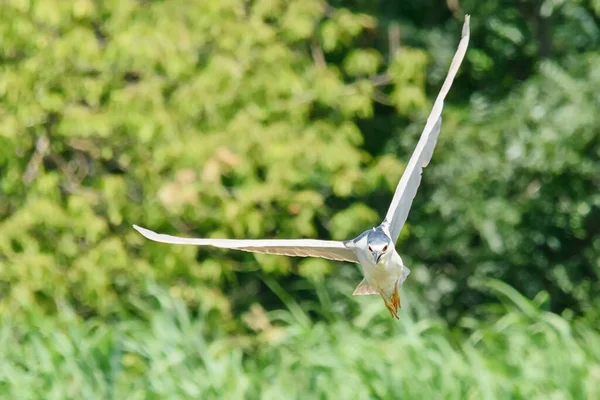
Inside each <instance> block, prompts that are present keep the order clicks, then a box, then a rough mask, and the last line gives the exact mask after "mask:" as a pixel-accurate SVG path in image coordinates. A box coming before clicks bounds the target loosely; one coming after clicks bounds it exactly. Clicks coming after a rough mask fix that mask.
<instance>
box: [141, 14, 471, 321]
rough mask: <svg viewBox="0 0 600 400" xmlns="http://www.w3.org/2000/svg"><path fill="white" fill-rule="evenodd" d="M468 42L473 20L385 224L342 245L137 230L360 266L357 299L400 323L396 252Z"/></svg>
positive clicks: (167, 239)
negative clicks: (367, 299) (372, 298)
mask: <svg viewBox="0 0 600 400" xmlns="http://www.w3.org/2000/svg"><path fill="white" fill-rule="evenodd" d="M468 42H469V16H468V15H467V16H466V17H465V24H464V25H463V32H462V38H461V41H460V43H459V45H458V49H457V51H456V54H455V55H454V58H453V59H452V63H451V65H450V69H449V71H448V75H447V76H446V80H445V81H444V84H443V85H442V89H441V90H440V93H439V94H438V97H437V99H436V101H435V103H434V105H433V108H432V110H431V113H430V114H429V117H428V118H427V123H426V124H425V128H424V129H423V133H422V134H421V138H420V139H419V142H418V143H417V147H416V149H415V151H414V152H413V154H412V156H411V158H410V160H409V162H408V164H407V166H406V169H405V171H404V174H403V175H402V178H401V179H400V182H399V183H398V186H397V187H396V192H395V193H394V198H393V199H392V202H391V204H390V206H389V208H388V211H387V214H386V216H385V219H384V220H383V222H382V223H381V225H379V226H377V227H375V228H372V229H369V230H367V231H365V232H363V233H362V234H360V235H359V236H357V237H356V238H354V239H351V240H346V241H343V242H340V241H333V240H312V239H293V240H282V239H273V240H271V239H261V240H237V239H207V238H183V237H177V236H169V235H163V234H158V233H155V232H152V231H150V230H148V229H145V228H141V227H139V226H137V225H134V228H135V229H136V230H137V231H138V232H140V233H141V234H142V235H144V236H145V237H146V238H148V239H151V240H154V241H157V242H163V243H172V244H187V245H195V246H213V247H220V248H226V249H236V250H242V251H249V252H254V253H267V254H280V255H287V256H298V257H322V258H327V259H330V260H336V261H347V262H354V263H359V264H361V266H362V268H363V273H364V276H365V279H363V281H362V282H360V283H359V285H358V286H357V287H356V290H355V291H354V293H353V294H354V295H371V294H379V295H380V296H381V297H382V299H383V301H384V303H385V305H386V307H387V309H388V310H389V312H390V314H391V315H392V316H393V317H395V318H398V313H397V312H398V308H399V307H400V296H399V294H398V289H399V287H400V286H402V284H403V283H404V281H405V280H406V278H407V277H408V274H409V273H410V270H409V269H408V268H407V267H406V266H404V263H403V262H402V258H401V257H400V255H399V254H398V253H397V252H396V249H395V244H396V241H397V240H398V236H399V235H400V231H401V229H402V227H403V226H404V224H405V222H406V219H407V217H408V212H409V211H410V208H411V205H412V202H413V199H414V197H415V195H416V193H417V189H418V187H419V184H420V183H421V174H422V172H423V168H425V167H426V166H427V165H428V164H429V162H430V161H431V157H432V155H433V150H434V148H435V145H436V142H437V137H438V135H439V133H440V129H441V125H442V117H441V114H442V108H443V104H444V99H445V97H446V94H447V93H448V91H449V90H450V86H451V85H452V82H453V80H454V77H455V75H456V73H457V71H458V68H459V66H460V64H461V62H462V60H463V58H464V55H465V53H466V50H467V45H468Z"/></svg>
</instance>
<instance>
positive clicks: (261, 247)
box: [133, 225, 359, 263]
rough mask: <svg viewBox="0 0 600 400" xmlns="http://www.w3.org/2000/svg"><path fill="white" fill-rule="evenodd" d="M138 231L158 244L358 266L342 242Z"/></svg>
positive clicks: (355, 258) (141, 229)
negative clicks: (191, 235)
mask: <svg viewBox="0 0 600 400" xmlns="http://www.w3.org/2000/svg"><path fill="white" fill-rule="evenodd" d="M133 227H134V228H135V230H136V231H138V232H139V233H141V234H142V235H143V236H145V237H146V238H148V239H150V240H153V241H155V242H161V243H171V244H187V245H193V246H213V247H220V248H222V249H233V250H242V251H249V252H252V253H266V254H278V255H283V256H295V257H320V258H327V259H329V260H337V261H349V262H354V263H358V262H359V261H358V258H357V257H356V254H355V253H354V251H353V250H352V249H349V248H347V247H346V246H344V243H343V242H338V241H334V240H313V239H291V240H285V239H283V240H282V239H260V240H237V239H204V238H197V239H196V238H183V237H177V236H170V235H164V234H160V233H156V232H152V231H151V230H149V229H146V228H142V227H140V226H137V225H133Z"/></svg>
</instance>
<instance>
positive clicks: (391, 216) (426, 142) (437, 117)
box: [382, 15, 470, 243]
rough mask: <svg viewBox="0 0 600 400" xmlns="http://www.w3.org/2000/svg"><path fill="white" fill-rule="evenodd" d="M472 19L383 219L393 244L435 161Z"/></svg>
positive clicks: (465, 26)
mask: <svg viewBox="0 0 600 400" xmlns="http://www.w3.org/2000/svg"><path fill="white" fill-rule="evenodd" d="M469 21H470V17H469V16H468V15H466V16H465V23H464V25H463V29H462V37H461V39H460V43H459V44H458V49H456V54H454V58H453V59H452V64H451V65H450V69H449V70H448V75H447V76H446V80H445V81H444V84H443V85H442V89H441V90H440V93H439V94H438V97H437V99H436V100H435V103H434V104H433V108H432V109H431V113H430V114H429V117H428V118H427V124H426V125H425V128H424V129H423V133H421V138H420V139H419V143H418V144H417V147H416V149H415V151H414V152H413V154H412V156H411V157H410V160H409V162H408V165H407V166H406V169H405V170H404V173H403V174H402V178H401V179H400V182H399V183H398V186H397V187H396V192H395V193H394V198H393V199H392V203H391V204H390V207H389V209H388V212H387V214H386V216H385V219H384V221H383V224H382V225H386V226H387V227H388V229H389V231H390V236H391V238H392V242H393V243H396V241H397V240H398V236H399V235H400V230H401V229H402V227H403V226H404V223H405V222H406V218H407V217H408V212H409V211H410V207H411V205H412V202H413V199H414V198H415V195H416V194H417V189H418V188H419V185H420V184H421V174H422V173H423V168H425V167H426V166H427V165H428V164H429V161H431V156H432V155H433V149H434V148H435V144H436V142H437V138H438V135H439V133H440V127H441V125H442V108H443V107H444V99H445V98H446V95H447V94H448V91H449V90H450V87H451V86H452V82H453V81H454V77H455V76H456V73H457V72H458V68H459V67H460V64H461V63H462V60H463V58H464V56H465V53H466V52H467V46H468V45H469Z"/></svg>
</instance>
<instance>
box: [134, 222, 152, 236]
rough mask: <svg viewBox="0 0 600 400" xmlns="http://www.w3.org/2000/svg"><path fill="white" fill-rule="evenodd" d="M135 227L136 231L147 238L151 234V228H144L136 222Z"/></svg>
mask: <svg viewBox="0 0 600 400" xmlns="http://www.w3.org/2000/svg"><path fill="white" fill-rule="evenodd" d="M133 229H135V230H136V231H138V232H139V233H140V234H141V235H142V236H144V237H146V238H147V237H148V235H149V234H151V233H152V231H151V230H149V229H146V228H142V227H141V226H139V225H136V224H133Z"/></svg>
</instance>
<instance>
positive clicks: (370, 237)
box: [344, 225, 410, 297]
mask: <svg viewBox="0 0 600 400" xmlns="http://www.w3.org/2000/svg"><path fill="white" fill-rule="evenodd" d="M383 235H385V236H387V238H389V240H391V238H390V234H389V232H387V231H386V230H385V228H384V227H382V226H381V225H380V226H378V227H376V228H373V229H369V230H367V231H364V232H363V233H362V234H360V235H359V236H358V237H357V238H356V239H353V240H349V241H346V242H344V245H346V246H348V247H349V248H352V249H354V251H355V252H356V257H357V258H358V261H359V263H360V265H361V267H362V270H363V274H364V276H365V280H366V282H365V283H366V284H368V285H369V286H370V287H371V290H367V289H368V288H363V290H362V291H363V292H364V291H368V292H372V293H364V294H378V293H379V291H378V289H380V290H382V291H383V293H384V294H385V295H386V296H387V297H390V296H391V295H392V294H393V293H394V290H395V288H396V286H398V287H400V286H402V284H403V283H404V281H405V280H406V277H407V276H408V274H409V273H410V270H409V269H408V268H407V267H406V266H405V265H404V263H403V262H402V258H401V257H400V254H398V252H397V251H396V249H395V248H394V247H392V248H391V250H390V251H388V252H386V253H385V254H383V255H382V256H381V258H380V259H379V262H378V263H375V261H374V260H373V255H372V254H371V252H370V251H368V247H369V243H371V246H372V244H373V243H374V242H376V241H377V239H375V238H374V236H383ZM365 250H366V251H365ZM361 283H362V282H361ZM355 294H356V295H360V294H363V293H360V292H359V293H356V292H355Z"/></svg>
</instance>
